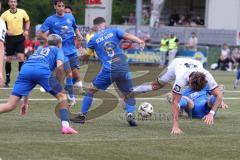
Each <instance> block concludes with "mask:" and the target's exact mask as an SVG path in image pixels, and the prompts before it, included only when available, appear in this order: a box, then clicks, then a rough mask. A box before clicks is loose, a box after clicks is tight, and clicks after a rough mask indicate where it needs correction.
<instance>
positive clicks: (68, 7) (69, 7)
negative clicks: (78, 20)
mask: <svg viewBox="0 0 240 160" xmlns="http://www.w3.org/2000/svg"><path fill="white" fill-rule="evenodd" d="M66 8H67V9H70V10H71V11H73V9H72V7H71V6H65V9H66Z"/></svg>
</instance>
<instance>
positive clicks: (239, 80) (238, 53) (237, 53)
mask: <svg viewBox="0 0 240 160" xmlns="http://www.w3.org/2000/svg"><path fill="white" fill-rule="evenodd" d="M231 57H232V61H233V62H234V66H235V70H236V72H237V74H236V78H235V80H234V86H233V87H234V89H236V88H237V86H238V85H239V84H240V65H239V63H240V50H239V49H238V48H235V49H234V50H233V51H232V56H231Z"/></svg>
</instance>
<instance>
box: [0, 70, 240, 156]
mask: <svg viewBox="0 0 240 160" xmlns="http://www.w3.org/2000/svg"><path fill="white" fill-rule="evenodd" d="M14 68H16V67H14ZM155 69H156V70H157V69H158V68H155ZM82 70H84V67H83V69H82ZM212 73H213V75H214V76H215V78H216V79H217V81H218V82H219V83H223V84H224V85H225V86H226V89H227V90H233V89H232V88H233V87H232V82H233V79H234V73H229V72H221V71H214V72H212ZM88 74H91V72H88ZM14 75H16V72H15V74H14ZM111 92H113V91H111ZM10 93H11V92H10V90H0V97H1V99H5V98H7V97H8V95H9V94H10ZM159 95H160V94H159ZM224 96H225V97H237V98H239V97H240V93H238V92H236V93H232V92H226V93H225V95H224ZM159 97H161V98H164V96H159ZM30 98H42V99H43V98H52V97H51V96H48V95H46V94H44V93H40V91H38V90H34V91H33V93H32V94H31V97H30ZM80 98H81V97H80ZM143 101H147V102H150V103H151V104H152V105H153V106H154V112H155V113H160V114H164V115H165V118H160V117H157V118H156V119H155V120H151V121H139V122H138V124H139V126H138V127H136V128H131V127H129V126H128V124H127V122H126V121H125V120H123V118H122V116H123V109H122V107H120V105H119V107H117V108H115V109H114V110H113V111H112V112H110V113H108V114H106V115H104V116H102V117H99V118H97V119H93V120H90V121H89V122H87V123H86V124H85V125H79V124H72V125H73V127H74V128H75V129H77V130H78V131H80V134H79V135H61V134H60V124H59V120H58V119H57V117H56V116H55V114H54V107H55V105H56V103H57V102H56V101H31V102H30V109H29V113H28V115H27V116H26V117H24V118H22V117H20V116H19V115H18V112H19V109H18V108H17V109H16V110H15V111H13V112H10V113H6V114H1V115H0V159H2V160H45V159H48V160H76V159H81V160H84V159H90V160H96V159H98V160H99V159H104V160H106V159H111V160H117V159H121V160H125V159H126V160H127V159H129V160H133V159H134V160H135V159H136V160H145V159H148V160H151V159H152V160H156V159H161V160H163V159H167V160H171V159H178V160H186V159H194V160H202V159H206V160H207V159H209V160H213V159H218V160H221V159H222V160H226V159H236V160H237V159H239V156H240V153H239V147H240V135H239V133H240V127H239V122H240V108H239V107H238V105H239V100H225V101H226V102H227V103H228V105H229V106H230V108H229V109H228V110H227V111H221V110H219V111H218V114H217V118H216V120H215V124H214V125H213V126H207V125H205V124H204V123H203V121H202V120H187V119H182V120H181V121H180V122H181V123H180V124H181V128H182V129H183V131H184V132H185V133H184V134H183V135H180V136H173V135H170V130H171V121H169V117H170V116H169V115H170V111H171V109H170V106H169V104H168V103H167V101H166V100H162V99H157V97H156V99H151V100H143V99H141V100H137V104H138V105H139V104H140V103H141V102H143ZM80 104H81V101H79V102H78V105H77V106H76V108H74V109H72V111H73V112H75V111H77V110H78V108H79V107H80ZM93 105H94V106H93V107H96V105H97V103H96V102H94V103H93ZM109 105H111V104H109Z"/></svg>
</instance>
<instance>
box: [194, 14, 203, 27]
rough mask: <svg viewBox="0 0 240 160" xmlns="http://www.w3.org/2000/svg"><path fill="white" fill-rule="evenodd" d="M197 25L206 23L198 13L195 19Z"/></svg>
mask: <svg viewBox="0 0 240 160" xmlns="http://www.w3.org/2000/svg"><path fill="white" fill-rule="evenodd" d="M195 23H196V25H200V26H203V25H204V20H203V19H202V18H201V17H200V16H199V15H198V16H197V17H196V19H195Z"/></svg>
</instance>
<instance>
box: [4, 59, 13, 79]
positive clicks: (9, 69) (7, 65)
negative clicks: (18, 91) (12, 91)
mask: <svg viewBox="0 0 240 160" xmlns="http://www.w3.org/2000/svg"><path fill="white" fill-rule="evenodd" d="M11 70H12V63H11V62H10V63H9V62H6V63H5V72H6V84H8V83H9V82H10V74H11Z"/></svg>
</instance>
